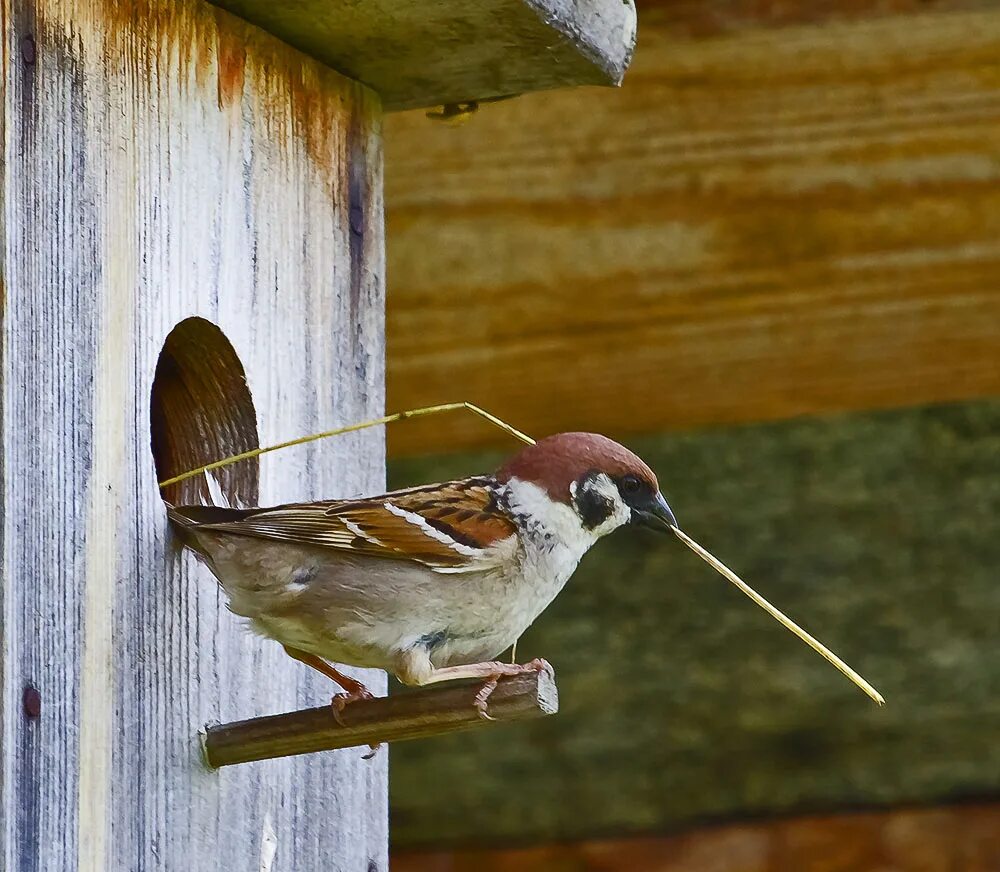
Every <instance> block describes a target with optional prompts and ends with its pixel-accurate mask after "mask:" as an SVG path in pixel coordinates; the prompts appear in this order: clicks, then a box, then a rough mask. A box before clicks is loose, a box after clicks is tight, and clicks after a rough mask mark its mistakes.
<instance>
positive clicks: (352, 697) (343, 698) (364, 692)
mask: <svg viewBox="0 0 1000 872" xmlns="http://www.w3.org/2000/svg"><path fill="white" fill-rule="evenodd" d="M359 699H375V694H373V693H372V692H371V691H370V690H368V688H366V687H362V688H360V689H358V690H354V691H352V692H351V693H337V694H334V696H333V699H331V700H330V708H331V709H332V710H333V719H334V720H335V721H336V722H337V723H338V724H340V726H342V727H346V726H347V724H346V723H344V709H345V708H347V707H348V706H349V705H350V704H351V703H352V702H357V701H358V700H359ZM368 747H369V748H370V749H371V750H370V751H369V752H368V753H367V754H362V755H361V759H362V760H371V759H372V757H374V756H375V755H376V754H377V753H378V749H379V748H381V747H382V743H381V742H376V743H375V744H374V745H369V746H368Z"/></svg>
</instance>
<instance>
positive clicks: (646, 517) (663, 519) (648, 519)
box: [632, 491, 677, 532]
mask: <svg viewBox="0 0 1000 872" xmlns="http://www.w3.org/2000/svg"><path fill="white" fill-rule="evenodd" d="M632 522H633V523H635V524H642V525H643V526H644V527H652V528H653V529H654V530H662V531H664V532H666V531H668V530H670V529H671V528H672V527H676V526H677V519H676V518H675V517H674V513H673V512H672V511H671V509H670V506H668V505H667V501H666V500H665V499H664V498H663V494H661V493H660V492H659V491H657V492H656V496H655V497H654V498H653V500H652V501H651V502H650V503H649V505H647V506H643V507H642V508H641V509H632Z"/></svg>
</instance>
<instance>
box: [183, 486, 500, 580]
mask: <svg viewBox="0 0 1000 872" xmlns="http://www.w3.org/2000/svg"><path fill="white" fill-rule="evenodd" d="M491 484H492V483H491V481H490V480H489V479H486V478H474V479H463V480H460V481H451V482H445V483H444V484H435V485H426V486H424V487H418V488H409V489H407V490H402V491H393V492H392V493H388V494H384V495H383V496H379V497H370V498H367V499H361V500H332V501H326V502H317V503H299V504H291V505H286V506H276V507H275V508H272V509H251V510H248V511H242V512H240V513H239V517H234V516H230V518H229V519H226V520H213V519H207V520H206V521H203V522H201V523H197V528H199V529H203V530H216V531H220V532H227V533H234V534H237V535H242V536H254V537H257V538H262V539H274V540H278V541H282V542H298V543H303V544H308V545H318V546H321V547H324V548H333V549H337V550H341V551H344V552H346V553H351V554H364V555H367V556H370V557H381V558H385V559H391V560H411V561H414V562H416V563H421V564H423V565H425V566H428V567H430V568H432V569H435V570H437V571H439V572H465V571H470V570H479V569H485V568H487V567H488V566H490V565H495V564H496V563H497V562H499V561H500V559H501V557H502V552H503V551H504V550H505V549H503V548H502V547H501V546H503V545H504V544H505V543H507V542H508V541H512V540H511V537H512V536H514V535H515V533H516V532H517V527H516V526H515V524H514V521H513V520H512V519H511V518H510V516H509V515H507V514H506V513H505V512H504V510H503V509H502V508H501V506H499V505H498V503H497V500H496V498H495V492H494V490H493V488H492V486H491ZM179 511H181V512H183V511H184V510H183V509H181V510H179ZM192 520H194V518H192Z"/></svg>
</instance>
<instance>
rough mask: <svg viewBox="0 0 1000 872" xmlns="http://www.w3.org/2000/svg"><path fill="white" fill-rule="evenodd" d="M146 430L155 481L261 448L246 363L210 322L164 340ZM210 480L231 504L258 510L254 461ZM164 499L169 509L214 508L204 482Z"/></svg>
mask: <svg viewBox="0 0 1000 872" xmlns="http://www.w3.org/2000/svg"><path fill="white" fill-rule="evenodd" d="M150 426H151V441H152V449H153V460H154V462H155V463H156V476H157V481H164V480H165V479H168V478H172V477H173V476H175V475H180V474H181V473H183V472H187V471H188V470H190V469H194V468H195V467H198V466H202V465H204V464H206V463H211V462H213V461H215V460H221V459H222V458H224V457H229V456H231V455H233V454H239V453H240V452H243V451H250V450H252V449H254V448H257V447H259V445H260V442H259V438H258V435H257V413H256V411H255V410H254V406H253V399H252V398H251V396H250V389H249V387H248V386H247V378H246V373H245V372H244V370H243V364H242V363H240V359H239V357H237V355H236V351H235V350H234V349H233V346H232V345H231V344H230V342H229V340H228V339H226V336H225V334H224V333H223V332H222V331H221V330H220V329H219V328H218V327H216V326H215V325H214V324H213V323H212V322H211V321H206V320H205V319H204V318H187V319H186V320H184V321H181V322H180V323H179V324H177V326H175V327H174V329H173V330H171V331H170V334H169V335H168V336H167V338H166V341H165V342H164V343H163V349H162V350H161V351H160V357H159V359H158V360H157V362H156V375H155V376H154V378H153V390H152V395H151V397H150ZM210 474H211V475H214V476H215V478H216V480H217V481H218V482H219V486H220V489H221V491H222V493H223V494H224V495H225V496H226V498H227V499H228V500H229V501H230V503H231V504H232V505H247V506H255V505H257V501H258V493H259V491H258V484H259V476H260V464H259V461H258V459H257V458H253V459H252V460H242V461H240V462H238V463H235V464H233V465H231V466H225V467H222V468H221V469H217V470H214V471H213V472H212V473H210ZM161 495H162V497H163V499H165V500H166V501H167V502H170V503H173V504H174V505H193V504H196V503H203V504H210V503H211V498H210V495H209V490H208V485H207V483H206V481H205V476H204V475H199V476H196V477H194V478H190V479H187V480H186V481H182V482H178V483H177V484H173V485H170V486H168V487H165V488H163V489H162V491H161Z"/></svg>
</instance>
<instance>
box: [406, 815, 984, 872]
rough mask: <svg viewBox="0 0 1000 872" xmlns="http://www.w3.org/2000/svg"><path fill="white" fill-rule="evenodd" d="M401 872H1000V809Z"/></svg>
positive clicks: (567, 847) (843, 818)
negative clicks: (880, 871) (873, 871)
mask: <svg viewBox="0 0 1000 872" xmlns="http://www.w3.org/2000/svg"><path fill="white" fill-rule="evenodd" d="M392 869H393V872H551V870H553V869H558V870H559V872H793V870H794V872H870V870H878V869H885V870H889V869H891V870H893V872H996V870H997V869H1000V805H998V804H996V803H976V804H962V805H953V806H947V805H946V806H936V807H931V808H908V809H896V810H893V811H886V812H869V813H867V814H840V815H811V816H808V817H796V818H785V819H779V820H774V821H764V822H756V821H750V822H744V823H738V824H730V825H728V826H720V827H706V828H702V829H696V830H694V831H692V832H688V833H683V834H678V835H670V836H659V837H646V838H631V839H592V840H588V841H582V842H574V843H568V844H559V845H542V846H538V847H533V848H506V849H505V848H498V849H495V850H492V851H490V850H483V849H478V850H477V849H475V848H469V849H467V850H460V851H440V852H437V851H435V852H431V851H398V852H394V853H393V855H392Z"/></svg>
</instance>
